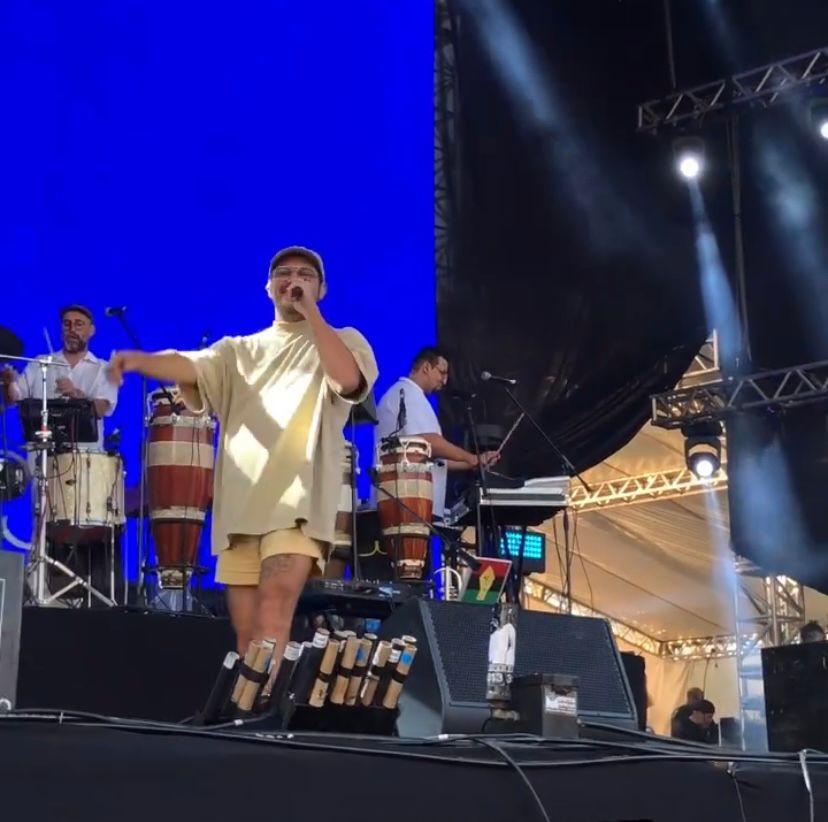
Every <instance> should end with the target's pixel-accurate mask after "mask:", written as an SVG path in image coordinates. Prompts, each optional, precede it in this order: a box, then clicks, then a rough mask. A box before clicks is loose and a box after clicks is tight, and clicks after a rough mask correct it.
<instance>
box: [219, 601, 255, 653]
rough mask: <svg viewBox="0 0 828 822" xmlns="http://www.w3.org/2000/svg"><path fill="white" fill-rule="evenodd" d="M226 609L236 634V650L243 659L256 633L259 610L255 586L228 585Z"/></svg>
mask: <svg viewBox="0 0 828 822" xmlns="http://www.w3.org/2000/svg"><path fill="white" fill-rule="evenodd" d="M227 608H228V610H229V611H230V622H231V623H232V625H233V630H234V631H235V632H236V650H237V651H238V652H239V656H241V657H244V654H245V652H246V651H247V646H248V645H249V644H250V640H251V639H253V638H254V636H255V633H256V624H257V613H258V610H259V590H258V588H256V586H255V585H228V586H227Z"/></svg>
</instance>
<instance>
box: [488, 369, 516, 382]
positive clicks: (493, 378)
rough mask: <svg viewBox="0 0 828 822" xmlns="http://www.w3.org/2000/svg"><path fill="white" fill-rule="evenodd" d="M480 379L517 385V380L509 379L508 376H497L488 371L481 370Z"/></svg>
mask: <svg viewBox="0 0 828 822" xmlns="http://www.w3.org/2000/svg"><path fill="white" fill-rule="evenodd" d="M480 379H481V380H483V382H499V383H502V384H503V385H517V380H512V379H509V377H498V376H495V375H494V374H492V373H490V372H488V371H483V372H482V373H481V374H480Z"/></svg>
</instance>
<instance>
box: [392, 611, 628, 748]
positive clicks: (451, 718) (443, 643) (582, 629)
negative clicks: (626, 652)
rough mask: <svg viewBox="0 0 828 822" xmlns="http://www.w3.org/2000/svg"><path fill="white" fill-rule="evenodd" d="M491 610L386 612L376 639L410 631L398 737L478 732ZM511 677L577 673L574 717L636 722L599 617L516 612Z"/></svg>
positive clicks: (609, 635) (484, 708)
mask: <svg viewBox="0 0 828 822" xmlns="http://www.w3.org/2000/svg"><path fill="white" fill-rule="evenodd" d="M491 615H492V609H491V608H490V607H485V606H481V605H468V604H465V603H460V602H434V601H431V600H414V601H411V602H409V603H407V604H406V605H404V606H403V607H402V608H400V609H399V610H397V611H395V612H394V614H392V615H391V617H389V618H388V619H387V620H386V621H385V622H384V623H383V626H382V636H383V637H384V638H391V637H394V636H401V635H402V634H411V635H412V636H415V637H416V638H417V644H418V651H417V656H416V658H415V660H414V665H413V667H412V668H411V673H410V674H409V677H408V680H407V681H406V684H405V688H404V689H403V693H402V698H401V701H400V709H401V710H400V719H399V722H398V726H397V727H398V730H399V733H400V735H401V736H433V735H435V734H439V733H479V732H480V731H481V729H482V728H483V724H484V722H485V721H486V720H487V719H488V716H489V710H488V705H487V703H486V669H487V665H488V649H489V621H490V619H491ZM516 651H517V653H516V660H515V674H516V675H523V674H531V673H542V674H568V675H571V676H577V677H578V714H579V716H580V717H581V718H583V719H592V720H595V721H600V722H606V723H609V724H613V725H618V726H623V727H627V728H635V727H636V726H637V715H636V709H635V702H634V700H633V696H632V693H631V691H630V686H629V683H628V682H627V677H626V674H625V672H624V666H623V665H622V663H621V658H620V656H619V654H618V650H617V648H616V646H615V642H614V640H613V637H612V633H611V631H610V628H609V624H608V623H607V622H606V621H604V620H602V619H593V618H588V617H575V616H567V615H565V614H547V613H541V612H539V611H521V613H520V617H519V621H518V631H517V649H516Z"/></svg>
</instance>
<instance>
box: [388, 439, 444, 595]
mask: <svg viewBox="0 0 828 822" xmlns="http://www.w3.org/2000/svg"><path fill="white" fill-rule="evenodd" d="M378 457H379V459H378V463H379V464H378V465H377V472H378V474H379V487H380V489H381V490H380V491H379V492H378V494H377V514H378V516H379V524H380V533H381V541H382V544H383V547H384V548H385V551H386V553H387V554H388V556H389V557H391V559H392V561H393V562H394V564H395V566H396V569H397V577H398V578H399V579H402V580H418V579H422V578H423V576H424V574H425V561H426V556H427V554H428V541H429V537H430V536H431V532H430V530H429V528H428V526H427V525H426V524H425V523H431V517H432V513H433V508H434V500H433V481H432V477H431V445H429V443H428V441H427V440H424V439H422V438H420V437H399V439H397V440H394V441H392V442H387V443H385V444H384V445H383V446H382V447H381V448H380V452H379V455H378ZM384 491H387V492H388V493H383V492H384ZM388 494H393V497H390V496H388ZM397 499H399V501H400V502H401V503H402V505H400V504H398V502H397ZM403 506H405V507H403ZM415 515H416V516H415Z"/></svg>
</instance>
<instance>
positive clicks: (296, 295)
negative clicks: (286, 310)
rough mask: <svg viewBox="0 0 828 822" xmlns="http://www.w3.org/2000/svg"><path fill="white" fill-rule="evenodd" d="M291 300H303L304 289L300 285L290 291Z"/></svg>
mask: <svg viewBox="0 0 828 822" xmlns="http://www.w3.org/2000/svg"><path fill="white" fill-rule="evenodd" d="M290 298H291V299H292V300H301V299H302V289H301V288H299V286H298V285H295V286H293V288H291V289H290Z"/></svg>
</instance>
